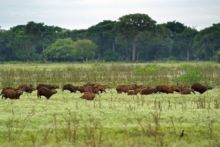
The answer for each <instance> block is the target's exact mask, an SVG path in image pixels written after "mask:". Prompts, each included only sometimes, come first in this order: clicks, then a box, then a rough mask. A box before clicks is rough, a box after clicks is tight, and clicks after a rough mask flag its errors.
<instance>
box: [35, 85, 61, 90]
mask: <svg viewBox="0 0 220 147" xmlns="http://www.w3.org/2000/svg"><path fill="white" fill-rule="evenodd" d="M41 87H46V88H48V89H57V88H59V86H57V85H50V84H38V85H37V88H36V89H37V90H38V89H40V88H41Z"/></svg>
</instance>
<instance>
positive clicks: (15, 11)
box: [0, 0, 220, 29]
mask: <svg viewBox="0 0 220 147" xmlns="http://www.w3.org/2000/svg"><path fill="white" fill-rule="evenodd" d="M0 1H2V2H0V3H1V5H0V26H2V27H3V28H9V27H12V26H15V25H18V24H25V23H27V22H28V21H36V22H44V23H45V24H48V25H57V26H61V27H65V28H69V29H82V28H87V27H89V26H91V25H94V24H97V23H98V22H100V21H102V20H106V19H110V20H117V19H118V18H119V17H121V16H123V15H125V14H131V13H146V14H148V15H149V16H150V17H152V18H153V19H154V20H156V21H157V22H158V23H163V22H167V21H172V20H177V21H180V22H183V23H185V24H186V25H189V26H194V27H197V28H204V27H207V26H210V25H211V24H212V23H217V22H219V20H220V15H219V9H220V1H218V0H166V1H165V0H136V1H133V0H111V1H104V0H31V1H30V0H7V1H3V0H0Z"/></svg>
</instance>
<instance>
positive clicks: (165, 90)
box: [156, 84, 175, 94]
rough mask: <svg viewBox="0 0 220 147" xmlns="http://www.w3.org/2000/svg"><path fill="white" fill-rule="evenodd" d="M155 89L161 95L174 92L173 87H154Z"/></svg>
mask: <svg viewBox="0 0 220 147" xmlns="http://www.w3.org/2000/svg"><path fill="white" fill-rule="evenodd" d="M156 89H157V91H158V92H162V93H166V94H168V93H173V92H174V90H175V88H174V87H173V86H169V85H164V84H162V85H158V86H156Z"/></svg>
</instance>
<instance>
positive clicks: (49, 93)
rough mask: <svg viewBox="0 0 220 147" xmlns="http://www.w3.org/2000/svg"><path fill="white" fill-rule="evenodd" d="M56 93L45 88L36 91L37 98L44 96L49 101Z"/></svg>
mask: <svg viewBox="0 0 220 147" xmlns="http://www.w3.org/2000/svg"><path fill="white" fill-rule="evenodd" d="M55 93H57V91H56V90H55V89H49V88H47V87H41V88H38V89H37V97H39V98H41V96H45V97H46V98H47V99H49V98H50V97H51V96H52V95H54V94H55Z"/></svg>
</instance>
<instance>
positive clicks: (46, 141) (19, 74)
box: [0, 62, 220, 147]
mask: <svg viewBox="0 0 220 147" xmlns="http://www.w3.org/2000/svg"><path fill="white" fill-rule="evenodd" d="M148 67H149V68H148ZM186 67H187V68H188V67H190V69H191V67H193V69H196V70H195V74H191V73H190V74H186V75H187V76H185V77H187V78H189V79H191V80H192V81H191V80H190V81H189V80H187V79H185V77H184V76H183V75H184V74H185V73H186V71H185V69H187V68H186ZM198 73H199V74H201V75H202V77H197V76H195V75H197V74H198ZM219 73H220V65H219V64H216V63H209V62H199V63H149V64H144V63H138V64H125V63H118V64H117V63H87V64H76V63H75V64H70V63H68V64H64V63H60V64H35V63H33V64H24V63H19V64H8V63H6V64H1V67H0V80H1V87H4V86H16V85H19V84H22V83H31V84H34V85H36V84H37V83H41V82H43V83H54V84H59V85H60V86H61V85H62V84H64V83H72V84H75V85H80V84H82V83H85V82H99V83H104V84H109V85H110V86H111V87H112V89H109V90H107V92H106V93H102V94H100V95H97V97H96V99H95V100H94V101H86V100H82V99H80V98H79V97H80V96H81V95H82V94H81V93H74V94H73V93H72V94H71V93H69V92H68V91H64V92H62V91H61V90H58V93H57V94H56V95H54V96H52V97H51V99H50V100H46V99H45V98H42V99H38V98H37V96H36V91H35V92H33V93H32V94H26V93H25V94H23V95H22V96H21V98H20V100H0V146H77V147H78V146H92V147H96V146H99V147H100V146H104V147H108V146H111V147H115V146H116V147H123V146H125V147H127V146H130V147H140V146H143V147H146V146H175V147H183V146H184V147H185V146H190V147H191V146H192V147H194V146H195V147H198V146H199V147H206V146H207V147H210V146H211V147H216V146H220V140H219V138H220V88H219V86H220V85H219V84H220V74H219ZM179 77H184V78H179ZM193 80H199V81H200V82H201V83H204V84H209V85H211V86H213V87H214V89H212V90H210V91H208V92H206V93H204V94H202V95H201V94H198V93H197V94H191V95H180V94H178V93H175V94H153V95H147V96H141V95H137V96H127V94H117V92H116V90H115V89H113V87H114V86H115V85H117V84H123V83H139V84H145V85H156V84H158V83H168V84H176V82H184V83H185V84H190V82H193ZM182 130H184V135H183V137H180V135H181V132H182Z"/></svg>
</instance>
